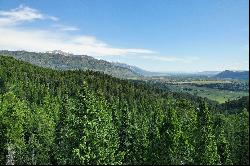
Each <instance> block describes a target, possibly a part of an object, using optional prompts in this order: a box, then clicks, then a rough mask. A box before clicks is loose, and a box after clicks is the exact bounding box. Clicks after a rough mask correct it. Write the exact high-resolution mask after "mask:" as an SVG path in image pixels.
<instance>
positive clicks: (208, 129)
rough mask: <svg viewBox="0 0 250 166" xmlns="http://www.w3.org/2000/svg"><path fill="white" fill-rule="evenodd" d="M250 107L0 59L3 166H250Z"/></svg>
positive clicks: (92, 73)
mask: <svg viewBox="0 0 250 166" xmlns="http://www.w3.org/2000/svg"><path fill="white" fill-rule="evenodd" d="M35 55H37V54H35ZM245 100H248V99H242V101H234V102H233V103H231V104H230V103H228V104H226V105H225V106H224V105H223V106H222V107H220V106H216V105H213V104H212V103H208V102H207V101H206V100H204V99H202V98H191V97H190V96H185V95H184V94H181V93H171V92H168V91H164V90H161V89H157V88H154V87H153V86H150V85H147V84H145V83H141V82H136V81H133V80H123V79H118V78H115V77H112V76H110V75H107V74H103V73H100V72H95V71H90V70H86V71H84V70H53V69H50V68H42V67H38V66H34V65H31V64H30V63H27V62H24V61H21V60H16V59H15V58H13V57H8V56H0V164H1V165H4V164H7V165H10V164H13V165H14V164H15V165H36V164H37V165H40V164H42V165H49V164H52V165H66V164H70V165H71V164H72V165H73V164H74V165H80V164H83V165H99V164H101V165H107V164H108V165H111V164H112V165H127V164H129V165H131V164H133V165H146V164H149V165H166V164H168V165H183V164H188V165H231V164H235V165H248V164H249V111H248V110H247V109H246V106H245V104H244V103H245ZM238 103H239V104H240V106H237V105H238ZM231 107H232V108H231ZM227 109H228V110H229V111H227Z"/></svg>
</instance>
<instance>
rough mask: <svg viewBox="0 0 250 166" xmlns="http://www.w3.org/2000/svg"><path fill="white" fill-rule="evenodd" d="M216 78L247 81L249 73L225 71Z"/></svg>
mask: <svg viewBox="0 0 250 166" xmlns="http://www.w3.org/2000/svg"><path fill="white" fill-rule="evenodd" d="M215 77H216V78H221V79H240V80H247V79H249V71H230V70H225V71H223V72H221V73H219V74H217V75H215Z"/></svg>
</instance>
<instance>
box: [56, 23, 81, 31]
mask: <svg viewBox="0 0 250 166" xmlns="http://www.w3.org/2000/svg"><path fill="white" fill-rule="evenodd" d="M52 27H54V28H57V29H59V30H60V31H78V30H80V29H79V28H77V27H75V26H68V25H62V24H55V25H52Z"/></svg>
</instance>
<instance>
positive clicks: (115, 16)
mask: <svg viewBox="0 0 250 166" xmlns="http://www.w3.org/2000/svg"><path fill="white" fill-rule="evenodd" d="M248 20H249V1H248V0H54V1H51V0H33V1H31V0H30V1H25V0H18V1H15V0H11V1H9V0H0V34H1V38H0V49H9V50H28V51H41V52H44V51H51V50H55V49H60V50H63V51H66V52H71V53H74V54H88V55H90V56H93V57H96V58H99V59H104V60H108V61H119V62H123V63H127V64H130V65H136V66H138V67H141V68H143V69H146V70H151V71H186V72H188V71H190V72H191V71H207V70H225V69H231V70H246V69H248V67H249V62H248V61H249V41H248V40H249V38H248V36H249V21H248Z"/></svg>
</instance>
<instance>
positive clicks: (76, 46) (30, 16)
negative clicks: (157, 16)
mask: <svg viewBox="0 0 250 166" xmlns="http://www.w3.org/2000/svg"><path fill="white" fill-rule="evenodd" d="M44 19H49V20H53V21H57V20H58V18H57V17H54V16H48V15H45V14H42V13H41V12H39V11H38V10H36V9H33V8H30V7H27V6H24V5H20V6H19V7H18V8H15V9H11V10H8V11H0V34H1V38H0V49H8V50H27V51H41V52H44V51H50V50H62V51H66V52H71V53H73V54H87V55H90V56H106V55H107V56H110V55H111V56H115V55H131V54H150V53H154V51H151V50H147V49H137V48H116V47H112V46H109V45H108V44H106V43H105V42H103V41H100V40H98V39H96V38H95V37H94V36H86V35H71V34H69V33H68V31H76V30H79V29H78V28H77V27H74V26H66V25H62V24H54V25H51V27H53V28H52V29H51V30H43V29H41V28H35V29H34V28H33V29H27V28H24V27H22V23H23V22H28V21H35V20H36V21H37V20H44ZM58 29H59V30H60V31H58Z"/></svg>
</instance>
